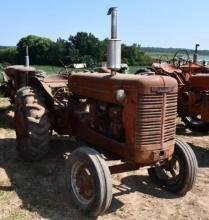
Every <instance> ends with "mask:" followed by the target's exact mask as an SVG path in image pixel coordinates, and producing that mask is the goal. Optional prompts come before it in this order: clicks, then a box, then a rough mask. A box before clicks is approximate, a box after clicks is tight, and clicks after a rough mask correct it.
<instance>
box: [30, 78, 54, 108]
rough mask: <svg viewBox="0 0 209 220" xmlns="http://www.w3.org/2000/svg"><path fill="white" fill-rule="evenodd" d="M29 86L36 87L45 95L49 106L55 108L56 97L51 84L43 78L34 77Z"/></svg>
mask: <svg viewBox="0 0 209 220" xmlns="http://www.w3.org/2000/svg"><path fill="white" fill-rule="evenodd" d="M29 86H32V87H35V88H36V89H38V91H39V92H40V93H41V94H42V95H43V96H44V97H45V104H46V105H47V107H48V108H54V98H53V94H52V90H51V88H50V86H49V85H48V84H47V83H45V82H44V81H43V80H42V79H41V78H38V77H33V78H31V80H30V82H29Z"/></svg>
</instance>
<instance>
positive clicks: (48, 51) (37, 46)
mask: <svg viewBox="0 0 209 220" xmlns="http://www.w3.org/2000/svg"><path fill="white" fill-rule="evenodd" d="M26 46H28V47H29V55H30V64H31V65H62V63H65V64H72V63H87V65H88V66H91V65H99V64H100V63H101V61H105V60H106V56H107V55H106V48H107V39H104V40H100V39H98V38H97V37H95V36H94V35H93V34H91V33H86V32H78V33H77V34H76V35H75V36H72V35H71V36H70V37H69V38H68V39H67V40H65V39H62V38H58V39H57V40H56V41H55V42H54V41H52V40H51V39H49V38H45V37H40V36H35V35H28V36H26V37H23V38H21V39H20V40H19V42H18V43H17V46H16V47H11V48H3V49H0V63H3V62H9V63H15V64H24V56H25V47H26ZM122 62H123V63H127V64H128V65H131V66H135V65H150V64H151V63H152V62H153V60H152V59H151V57H149V56H147V55H146V54H145V53H144V52H143V51H142V50H141V48H140V45H138V44H132V45H130V46H129V45H126V44H122Z"/></svg>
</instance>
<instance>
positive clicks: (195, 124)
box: [181, 116, 209, 132]
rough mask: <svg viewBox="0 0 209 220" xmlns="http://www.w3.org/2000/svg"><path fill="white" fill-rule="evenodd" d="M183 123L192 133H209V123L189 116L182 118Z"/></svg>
mask: <svg viewBox="0 0 209 220" xmlns="http://www.w3.org/2000/svg"><path fill="white" fill-rule="evenodd" d="M181 118H182V121H183V122H184V124H185V125H186V127H188V128H189V129H190V130H191V131H197V132H208V131H209V123H208V122H204V121H201V120H198V119H194V118H192V117H189V116H182V117H181Z"/></svg>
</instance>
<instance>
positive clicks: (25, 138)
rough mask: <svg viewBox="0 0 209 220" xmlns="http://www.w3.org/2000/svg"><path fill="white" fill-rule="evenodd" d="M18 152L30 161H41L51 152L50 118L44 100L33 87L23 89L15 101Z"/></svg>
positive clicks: (19, 91)
mask: <svg viewBox="0 0 209 220" xmlns="http://www.w3.org/2000/svg"><path fill="white" fill-rule="evenodd" d="M15 125H16V136H17V150H18V152H19V154H20V156H21V157H23V158H24V159H25V160H28V161H34V160H39V159H41V158H42V157H43V156H44V155H45V154H46V153H47V152H48V150H49V146H48V142H49V139H50V134H49V127H50V124H49V118H48V115H47V110H46V108H45V104H44V98H43V97H42V96H41V94H40V93H39V92H38V91H37V90H36V89H34V88H32V87H29V86H27V87H23V88H21V89H20V90H18V92H17V96H16V100H15Z"/></svg>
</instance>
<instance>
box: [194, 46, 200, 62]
mask: <svg viewBox="0 0 209 220" xmlns="http://www.w3.org/2000/svg"><path fill="white" fill-rule="evenodd" d="M199 46H200V45H199V44H196V45H195V52H194V55H193V63H197V61H198V47H199Z"/></svg>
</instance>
